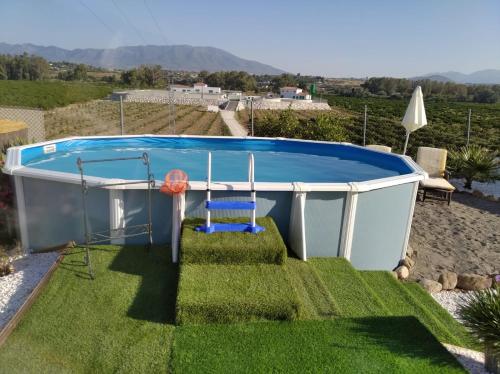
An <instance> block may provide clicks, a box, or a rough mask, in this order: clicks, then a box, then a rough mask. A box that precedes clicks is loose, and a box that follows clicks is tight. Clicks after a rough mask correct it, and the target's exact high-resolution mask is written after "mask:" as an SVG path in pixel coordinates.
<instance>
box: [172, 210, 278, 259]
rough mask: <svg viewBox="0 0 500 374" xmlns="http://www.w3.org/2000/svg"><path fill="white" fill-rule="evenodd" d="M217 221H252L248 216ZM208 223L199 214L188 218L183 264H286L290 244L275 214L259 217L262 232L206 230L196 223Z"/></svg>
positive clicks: (184, 235) (184, 226) (183, 243)
mask: <svg viewBox="0 0 500 374" xmlns="http://www.w3.org/2000/svg"><path fill="white" fill-rule="evenodd" d="M213 222H248V217H247V218H232V219H231V218H228V219H214V220H213ZM204 223H205V220H202V219H199V218H188V219H185V220H184V223H183V227H182V236H181V263H182V264H214V263H216V264H217V263H220V264H255V263H270V264H282V263H283V262H284V261H285V259H286V246H285V243H284V242H283V239H282V238H281V235H280V233H279V231H278V228H277V227H276V224H275V223H274V221H273V219H272V218H271V217H263V218H257V220H256V223H257V225H260V226H263V227H265V231H263V232H261V233H258V234H250V233H241V232H216V233H213V234H205V233H202V232H197V231H195V227H196V226H199V225H202V224H204Z"/></svg>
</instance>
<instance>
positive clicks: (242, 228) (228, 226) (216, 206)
mask: <svg viewBox="0 0 500 374" xmlns="http://www.w3.org/2000/svg"><path fill="white" fill-rule="evenodd" d="M248 182H249V184H250V201H214V200H212V198H211V188H212V153H211V152H208V165H207V200H206V202H205V209H206V222H205V224H204V225H201V226H197V227H196V228H195V230H196V231H200V232H204V233H206V234H211V233H214V232H248V233H252V234H258V233H259V232H262V231H264V230H265V228H264V227H262V226H259V225H257V224H256V223H255V215H256V210H257V193H256V192H255V161H254V157H253V153H249V154H248ZM212 210H248V211H250V222H249V223H243V222H242V223H213V222H212V221H211V211H212Z"/></svg>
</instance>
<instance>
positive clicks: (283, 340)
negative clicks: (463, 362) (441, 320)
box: [171, 317, 465, 373]
mask: <svg viewBox="0 0 500 374" xmlns="http://www.w3.org/2000/svg"><path fill="white" fill-rule="evenodd" d="M171 367H172V368H173V372H175V373H236V372H256V373H271V372H273V373H307V372H313V373H465V370H463V368H462V367H461V366H460V365H459V364H458V362H457V361H455V359H454V358H453V357H452V356H451V355H450V354H449V353H448V352H447V351H446V349H445V348H443V346H441V344H439V342H438V341H437V340H436V338H434V336H432V334H430V333H429V332H428V331H427V330H426V329H425V328H424V327H423V326H422V325H421V324H420V322H419V321H417V320H416V319H415V318H411V317H383V318H373V317H372V318H358V319H335V320H330V321H298V322H291V323H290V322H289V323H285V322H265V323H250V324H233V325H206V326H182V327H180V328H177V329H176V330H175V338H174V348H173V353H172V363H171Z"/></svg>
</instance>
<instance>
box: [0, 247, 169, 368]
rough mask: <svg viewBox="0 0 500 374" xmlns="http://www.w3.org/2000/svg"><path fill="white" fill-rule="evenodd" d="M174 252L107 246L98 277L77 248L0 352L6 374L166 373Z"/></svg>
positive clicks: (97, 255) (98, 254)
mask: <svg viewBox="0 0 500 374" xmlns="http://www.w3.org/2000/svg"><path fill="white" fill-rule="evenodd" d="M167 254H168V252H167V250H166V249H165V248H153V249H152V252H151V253H146V252H145V250H144V249H143V248H142V247H125V248H123V249H120V247H111V246H107V247H101V248H100V249H99V250H96V251H94V252H93V254H92V260H93V263H94V267H95V271H96V279H95V280H93V281H92V280H89V279H88V276H87V272H86V271H87V268H86V267H85V266H84V264H83V253H82V252H81V249H79V248H76V249H75V250H74V251H73V252H72V253H71V254H69V255H67V256H66V257H65V258H64V260H63V262H62V264H61V265H60V266H59V268H58V269H57V271H56V272H55V273H54V275H53V278H52V279H51V281H50V283H49V284H48V286H47V288H46V289H45V290H44V292H43V293H42V294H41V296H40V297H39V298H38V300H37V301H36V303H35V304H34V305H33V307H32V308H31V310H30V311H29V312H28V314H27V315H26V316H25V318H24V319H23V320H22V321H21V323H20V324H19V326H18V327H17V329H16V330H15V331H14V333H13V334H12V335H11V336H10V337H9V339H8V340H7V342H6V344H5V346H3V347H2V348H1V349H0V372H3V373H16V372H27V373H40V372H67V373H82V372H86V373H111V372H130V373H139V372H151V373H152V372H165V371H166V368H167V364H168V358H169V354H170V346H171V341H172V334H173V330H174V327H173V325H172V323H173V319H174V304H175V292H176V286H177V279H176V278H177V274H176V272H177V270H176V267H173V266H172V265H170V264H169V261H168V256H167Z"/></svg>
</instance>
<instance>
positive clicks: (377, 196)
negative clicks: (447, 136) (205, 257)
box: [23, 177, 418, 270]
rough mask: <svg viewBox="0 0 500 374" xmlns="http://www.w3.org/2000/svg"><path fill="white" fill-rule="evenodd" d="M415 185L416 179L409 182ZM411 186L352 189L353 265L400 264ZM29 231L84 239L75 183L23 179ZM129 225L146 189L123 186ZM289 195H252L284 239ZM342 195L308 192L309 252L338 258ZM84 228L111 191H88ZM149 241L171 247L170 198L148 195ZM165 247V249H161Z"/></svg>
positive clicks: (105, 209)
mask: <svg viewBox="0 0 500 374" xmlns="http://www.w3.org/2000/svg"><path fill="white" fill-rule="evenodd" d="M414 183H418V182H414ZM414 183H407V184H402V185H398V186H392V187H385V188H382V189H377V190H372V191H368V192H360V193H359V194H358V202H357V210H356V217H355V221H354V228H353V242H352V249H351V258H350V260H351V262H352V264H353V265H354V267H356V268H357V269H366V270H392V269H393V268H394V267H395V266H396V264H397V263H398V261H399V259H400V257H401V254H402V252H403V248H404V245H405V238H406V234H407V224H408V216H409V214H410V212H411V209H412V205H413V201H412V200H413V191H414ZM23 188H24V197H25V206H26V212H27V214H26V215H27V231H28V237H29V246H30V249H32V250H35V251H36V250H39V249H43V248H47V247H52V246H56V245H60V244H63V243H65V242H68V241H70V240H75V241H76V242H78V243H82V242H83V241H84V232H83V223H82V222H83V211H82V200H81V198H82V197H81V189H80V185H77V184H70V183H62V182H53V181H47V180H41V179H34V178H27V177H23ZM123 193H124V211H125V220H126V223H127V225H133V224H139V223H144V222H146V220H147V206H146V200H145V191H144V190H123ZM292 194H293V193H292V192H287V191H277V192H273V191H262V192H258V193H257V216H259V217H260V216H271V217H272V218H273V219H274V220H275V222H276V224H277V226H278V229H279V230H280V233H281V235H282V236H283V238H284V239H285V242H287V239H288V230H289V222H290V212H291V202H292ZM205 198H206V192H205V191H188V192H187V194H186V211H185V216H186V217H201V218H204V217H205V209H204V204H205ZM248 198H249V193H248V192H238V191H212V199H213V200H223V201H224V200H241V201H244V200H247V199H248ZM347 198H348V194H347V192H335V191H333V192H308V193H307V196H306V204H305V211H304V218H305V227H306V245H307V257H308V258H311V257H337V256H339V255H340V254H341V248H342V227H343V225H344V219H345V218H344V217H345V209H346V201H347ZM88 207H89V210H88V212H89V225H90V227H91V229H92V230H93V231H100V230H107V229H109V225H110V213H109V211H110V209H109V191H107V190H102V189H91V190H90V192H89V195H88ZM247 215H248V211H241V212H240V211H229V212H228V211H214V214H213V217H214V218H216V217H245V216H247ZM152 219H153V240H154V243H155V244H166V245H168V247H169V246H170V240H171V226H172V198H171V197H169V196H166V195H164V194H161V193H160V192H159V191H158V190H154V191H153V192H152ZM146 241H147V238H146V237H145V236H144V237H135V238H128V239H127V240H126V244H145V243H146ZM166 250H168V249H166Z"/></svg>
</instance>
